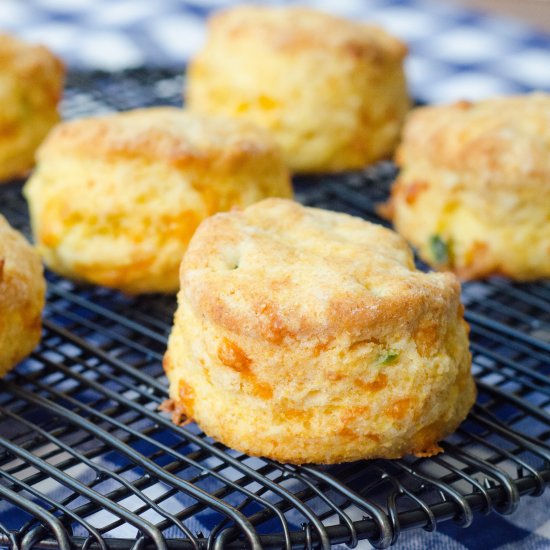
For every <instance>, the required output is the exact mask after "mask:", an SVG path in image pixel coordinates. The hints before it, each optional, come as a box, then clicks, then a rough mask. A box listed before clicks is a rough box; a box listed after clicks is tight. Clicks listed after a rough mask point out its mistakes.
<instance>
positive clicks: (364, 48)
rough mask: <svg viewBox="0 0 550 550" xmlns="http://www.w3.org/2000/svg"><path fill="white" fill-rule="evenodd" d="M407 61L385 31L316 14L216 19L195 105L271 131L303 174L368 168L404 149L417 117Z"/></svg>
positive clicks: (245, 13)
mask: <svg viewBox="0 0 550 550" xmlns="http://www.w3.org/2000/svg"><path fill="white" fill-rule="evenodd" d="M405 54H406V47H405V46H404V44H402V43H401V42H399V41H398V40H397V39H395V38H394V37H392V36H390V35H389V34H387V33H386V32H385V31H383V30H382V29H380V28H378V27H374V26H370V25H366V24H363V23H358V22H352V21H347V20H345V19H341V18H338V17H335V16H332V15H328V14H324V13H321V12H317V11H314V10H311V9H307V8H298V7H284V8H281V7H277V8H274V7H262V6H239V7H235V8H231V9H229V10H226V11H223V12H220V13H218V14H216V15H214V17H213V18H212V19H211V21H210V23H209V31H208V38H207V42H206V46H205V47H204V49H203V50H202V51H201V52H199V54H198V55H197V57H196V58H195V59H194V60H193V61H192V63H191V64H190V67H189V71H188V78H187V102H188V105H189V107H190V108H191V109H193V110H196V111H199V112H204V113H218V114H224V115H229V116H232V117H238V118H243V119H247V120H250V121H252V122H254V123H256V124H258V125H261V126H263V127H265V128H267V129H268V130H269V131H270V132H271V133H272V134H273V136H274V137H275V139H276V140H277V142H278V143H279V145H280V146H281V147H282V149H283V151H284V153H285V157H286V160H287V163H288V165H289V166H290V168H291V169H292V170H294V171H298V172H318V171H338V170H346V169H353V168H360V167H363V166H365V165H366V164H369V163H371V162H373V161H375V160H377V159H379V158H382V157H385V156H388V155H390V154H391V153H392V151H393V149H394V147H395V145H396V144H397V139H398V135H399V130H400V127H401V123H402V121H403V118H404V115H405V113H406V111H407V110H408V107H409V100H408V97H407V91H406V83H405V76H404V73H403V58H404V57H405Z"/></svg>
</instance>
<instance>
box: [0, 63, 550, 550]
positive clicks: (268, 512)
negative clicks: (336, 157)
mask: <svg viewBox="0 0 550 550" xmlns="http://www.w3.org/2000/svg"><path fill="white" fill-rule="evenodd" d="M181 86H182V78H181V77H180V76H179V75H175V74H174V73H170V72H167V71H130V72H127V73H123V74H119V75H107V74H100V73H97V74H88V75H72V76H71V77H70V79H69V85H68V90H67V94H66V99H65V102H64V105H63V108H64V111H65V114H66V115H67V116H80V115H84V114H90V113H99V112H106V111H109V110H117V109H128V108H133V107H138V106H143V105H153V104H162V103H164V104H179V102H180V99H179V98H180V90H181ZM393 177H394V168H393V166H392V165H391V164H389V163H382V164H380V165H378V166H376V167H374V168H371V169H368V170H365V171H364V172H362V173H355V174H347V175H343V174H342V175H334V176H326V177H321V178H301V179H299V180H297V181H296V189H297V197H298V199H299V200H301V201H302V202H304V203H306V204H311V205H316V206H322V207H327V208H331V209H335V210H342V211H347V212H350V213H352V214H356V215H360V216H362V217H365V218H367V219H373V220H376V221H380V220H378V219H377V217H376V214H375V210H374V205H375V203H376V202H377V201H379V200H383V198H384V197H385V196H386V195H387V192H388V186H389V183H390V182H391V180H392V178H393ZM0 211H1V212H2V213H3V214H4V215H6V216H7V217H8V219H9V220H10V221H11V222H12V224H14V225H15V226H16V227H19V228H20V229H22V230H23V231H27V230H28V227H27V224H28V220H27V214H26V208H25V206H24V202H23V200H22V197H21V185H20V184H17V183H14V184H10V185H7V186H4V187H3V188H1V189H0ZM48 279H49V291H48V303H47V308H46V312H45V318H44V334H43V339H42V343H41V344H40V346H39V347H38V348H37V349H36V350H35V352H34V353H33V354H32V356H31V357H30V358H29V359H28V360H27V361H26V362H24V363H23V364H21V365H20V366H19V367H18V369H17V370H16V372H13V373H12V374H10V375H9V376H8V377H7V378H6V379H5V380H3V381H2V382H0V547H5V546H8V547H9V546H11V547H13V548H31V547H34V548H58V547H59V548H61V549H62V550H65V549H68V548H83V549H88V548H101V549H107V548H113V549H122V548H125V549H126V548H136V549H141V548H158V549H165V548H174V549H180V548H181V549H186V548H193V549H203V548H204V549H210V548H242V547H252V548H287V549H288V548H293V547H300V548H317V547H320V548H328V547H329V545H330V544H334V543H338V542H342V543H347V544H348V545H349V546H350V547H353V546H355V545H356V543H357V541H358V540H360V539H364V538H368V539H370V540H371V542H372V543H373V544H375V545H376V546H378V547H386V546H388V545H389V544H391V543H392V542H394V541H396V540H397V538H398V536H399V534H400V532H401V531H402V530H404V529H409V528H414V527H416V528H424V529H427V530H433V529H435V527H436V524H437V523H438V522H440V521H444V520H448V519H453V520H454V521H456V522H458V523H460V524H461V525H464V526H468V525H469V524H470V523H471V521H472V518H473V516H474V514H476V513H488V512H489V511H491V510H497V511H499V512H501V513H509V512H512V511H513V510H514V509H515V508H516V506H517V505H518V502H519V500H520V497H521V496H522V495H528V494H529V495H540V494H541V493H542V492H543V491H544V488H545V486H546V485H547V484H548V483H549V482H550V414H549V407H550V378H549V375H550V307H549V303H550V284H549V283H548V282H541V283H536V284H535V283H533V284H523V285H520V284H512V283H509V282H506V281H504V280H500V279H494V280H491V281H490V282H488V283H470V284H466V285H465V286H464V301H465V303H466V305H467V319H468V321H469V322H470V324H471V327H472V332H471V347H472V353H473V357H474V370H475V374H476V378H477V383H478V388H479V398H478V402H477V404H476V406H475V407H474V409H473V411H472V412H471V414H470V415H469V417H468V419H467V420H466V421H465V422H464V423H463V425H462V426H461V427H460V428H459V430H458V431H457V432H456V433H455V434H453V435H452V436H451V437H449V438H448V439H447V440H446V441H445V442H444V443H443V447H444V449H445V453H444V454H442V455H438V456H436V457H432V458H427V459H417V458H413V457H407V458H405V459H403V460H397V461H384V460H376V461H369V462H356V463H350V464H342V465H338V466H332V467H315V466H302V467H297V466H289V465H284V464H278V463H275V462H273V461H270V460H263V459H257V458H250V457H247V456H245V455H242V454H240V453H238V452H235V451H232V450H228V449H226V448H224V447H223V446H222V445H220V444H218V443H215V442H213V441H212V440H211V439H209V438H207V437H206V436H205V435H204V434H202V433H201V432H200V431H199V430H198V428H197V427H196V426H195V425H189V426H187V427H185V428H180V427H176V426H174V425H173V424H172V423H171V422H170V420H169V419H168V418H167V417H166V416H165V415H163V414H161V413H159V412H158V406H159V405H160V403H162V401H163V400H164V399H165V398H166V393H167V392H166V381H165V379H164V377H163V374H162V366H161V358H162V354H163V352H164V349H165V345H166V337H167V334H168V330H169V328H170V325H171V321H172V314H173V311H174V307H175V302H174V299H173V298H171V297H161V296H145V297H140V298H129V297H126V296H123V295H122V294H119V293H116V292H112V291H108V290H106V289H103V288H98V287H85V286H77V285H75V284H74V283H72V282H69V281H67V280H64V279H62V278H59V277H56V276H54V275H52V274H48Z"/></svg>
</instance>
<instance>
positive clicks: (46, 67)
mask: <svg viewBox="0 0 550 550" xmlns="http://www.w3.org/2000/svg"><path fill="white" fill-rule="evenodd" d="M0 67H2V71H1V72H0V104H1V105H2V108H1V109H0V181H2V180H7V179H10V178H15V177H18V176H22V175H24V174H25V173H26V172H28V171H29V169H30V168H31V167H32V166H33V164H34V153H35V151H36V148H37V147H38V146H39V145H40V143H41V141H42V140H43V139H44V137H45V136H46V134H47V133H48V131H49V130H50V128H51V127H52V126H53V125H54V124H56V123H57V121H58V120H59V114H58V112H57V104H58V102H59V100H60V98H61V93H62V91H63V77H64V69H63V65H62V64H61V62H60V60H59V59H58V58H57V57H55V56H54V55H53V54H52V53H51V52H50V51H49V50H47V49H46V48H45V47H43V46H33V45H30V44H26V43H25V42H22V41H20V40H18V39H16V38H14V37H11V36H8V35H0Z"/></svg>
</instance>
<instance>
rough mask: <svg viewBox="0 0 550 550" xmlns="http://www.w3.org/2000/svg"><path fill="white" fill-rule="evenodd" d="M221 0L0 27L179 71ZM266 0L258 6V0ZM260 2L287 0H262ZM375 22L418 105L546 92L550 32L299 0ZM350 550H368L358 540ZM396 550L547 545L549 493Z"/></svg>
mask: <svg viewBox="0 0 550 550" xmlns="http://www.w3.org/2000/svg"><path fill="white" fill-rule="evenodd" d="M232 3H234V2H232V1H231V0H195V1H194V2H193V1H183V0H154V1H151V0H26V1H22V0H0V29H2V30H6V31H9V32H13V33H15V34H17V35H20V36H21V37H22V38H25V39H27V40H30V41H35V42H42V43H45V44H47V45H49V46H50V47H51V48H52V49H53V50H55V51H56V52H58V53H59V55H60V56H61V57H62V58H64V59H65V61H66V63H67V64H68V66H69V67H73V68H88V69H104V70H114V71H116V70H120V69H124V68H131V67H138V66H143V65H150V66H165V67H183V66H184V64H185V62H186V61H187V60H188V59H189V58H190V57H191V56H192V55H193V53H194V52H195V51H197V49H198V48H199V47H200V45H201V43H202V41H203V39H204V35H205V26H204V22H205V18H206V16H207V15H208V13H209V12H210V11H212V10H214V9H219V8H222V7H225V6H228V5H231V4H232ZM265 3H267V2H265ZM270 3H278V4H282V3H291V2H290V1H287V2H270ZM300 3H301V4H306V5H307V4H310V5H313V6H315V7H317V8H320V9H323V10H326V11H329V12H333V13H337V14H340V15H343V16H347V17H353V18H355V19H357V18H359V19H365V20H371V21H376V22H379V23H380V24H382V25H383V26H384V27H386V28H387V29H388V30H390V31H392V32H393V33H394V34H396V35H397V36H399V37H401V38H402V39H403V40H404V41H405V42H407V43H408V44H409V46H410V51H411V53H410V56H409V59H408V64H407V71H408V76H409V82H410V85H411V93H412V95H413V96H414V97H415V98H416V99H419V100H421V101H426V102H430V103H433V102H446V101H453V100H456V99H480V98H483V97H489V96H493V95H499V94H510V93H522V92H528V91H531V90H537V89H538V90H546V91H550V36H547V35H544V34H542V33H540V32H536V31H534V30H533V29H531V28H530V27H528V26H527V25H524V24H522V23H519V22H518V21H515V20H511V19H506V18H502V17H493V16H491V17H490V16H484V15H481V14H477V13H475V12H472V11H468V10H465V9H462V8H459V7H457V6H451V5H448V4H445V5H441V4H439V3H437V4H436V3H435V1H432V2H430V1H429V0H303V1H302V2H300ZM359 548H370V545H369V544H368V543H366V542H363V543H360V545H359ZM395 548H396V549H400V550H416V549H419V550H420V549H422V550H464V549H472V550H477V549H480V550H490V549H495V548H498V549H500V550H516V549H522V550H542V549H550V493H546V494H545V495H543V496H542V497H539V498H536V499H535V498H530V497H526V498H524V499H522V501H521V503H520V506H519V510H518V511H517V512H516V513H514V514H513V515H511V516H506V517H503V516H499V515H497V514H495V513H492V514H490V515H489V516H488V517H479V516H478V517H477V518H476V520H475V521H474V523H473V525H471V526H470V527H469V528H467V529H462V528H460V527H457V526H455V525H454V524H453V523H452V522H447V523H443V524H440V526H439V528H438V531H437V532H435V533H424V532H423V531H421V530H415V531H409V532H404V533H403V534H402V535H401V537H400V539H399V542H398V544H397V545H396V546H395Z"/></svg>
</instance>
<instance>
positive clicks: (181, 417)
mask: <svg viewBox="0 0 550 550" xmlns="http://www.w3.org/2000/svg"><path fill="white" fill-rule="evenodd" d="M158 410H159V411H161V412H164V413H168V414H170V415H171V417H172V422H173V423H174V424H177V425H178V426H182V427H183V426H187V424H191V422H193V419H192V418H189V417H188V416H187V415H186V414H185V411H184V409H183V407H182V406H181V405H178V404H177V403H175V402H174V400H173V399H165V400H164V401H163V402H162V403H161V404H160V405H159V408H158Z"/></svg>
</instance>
